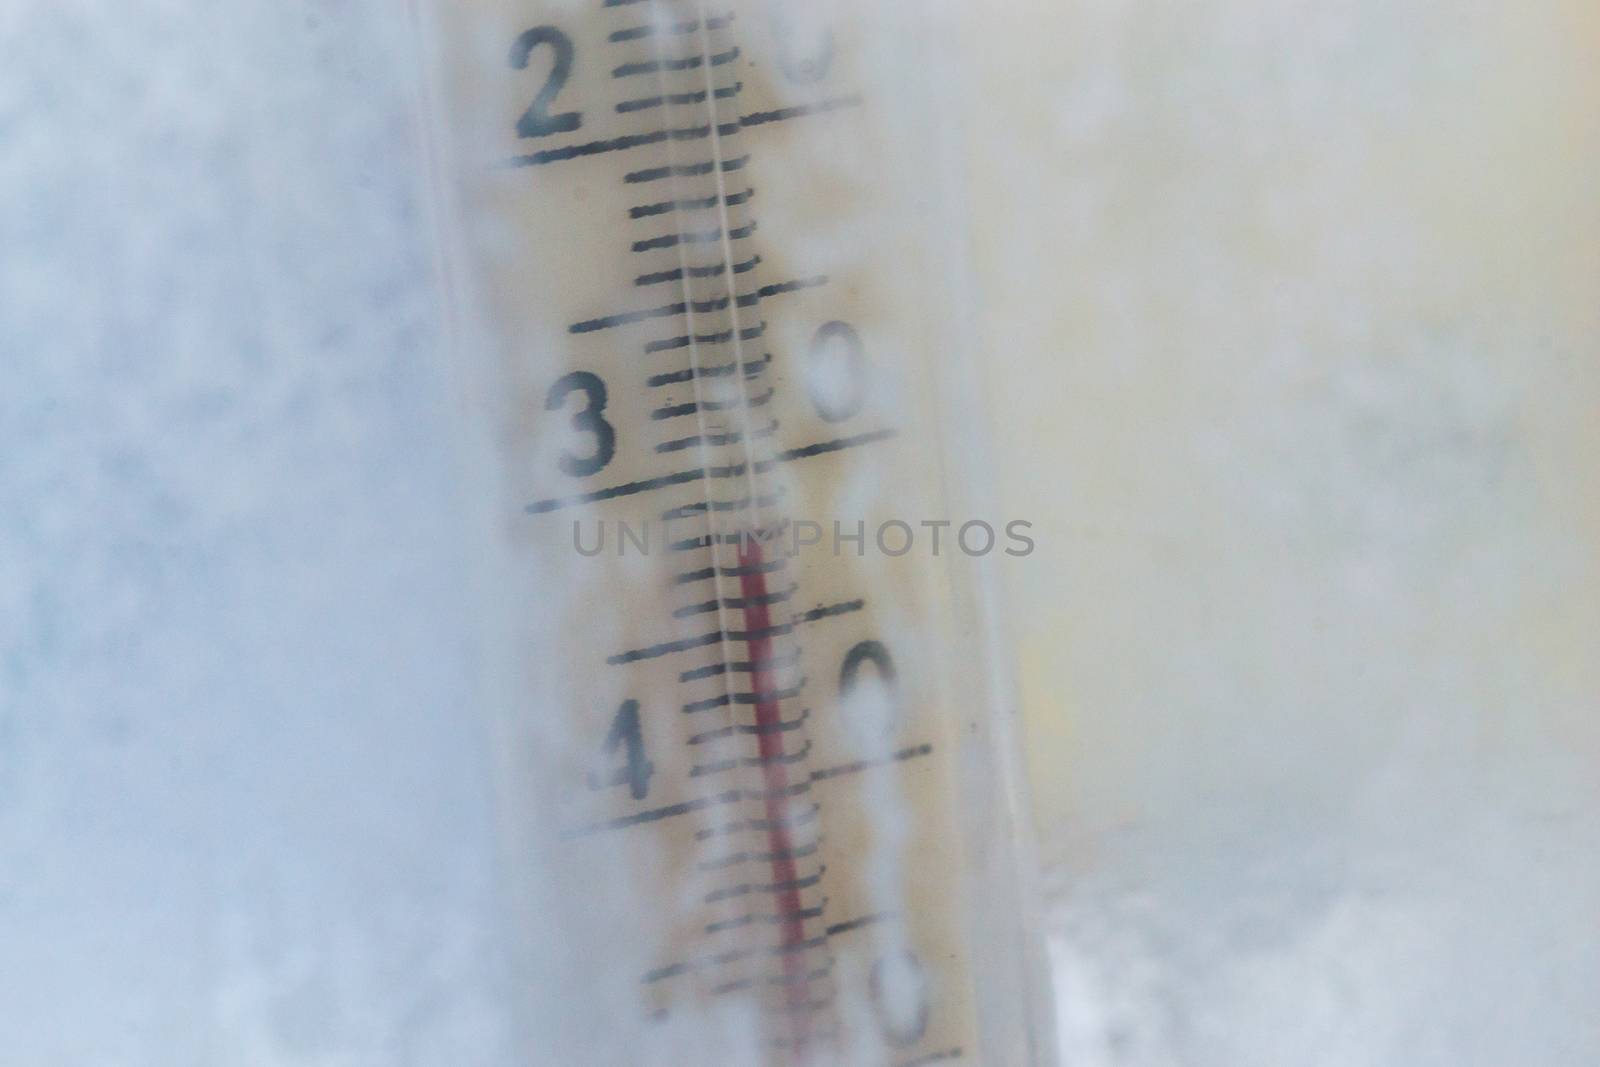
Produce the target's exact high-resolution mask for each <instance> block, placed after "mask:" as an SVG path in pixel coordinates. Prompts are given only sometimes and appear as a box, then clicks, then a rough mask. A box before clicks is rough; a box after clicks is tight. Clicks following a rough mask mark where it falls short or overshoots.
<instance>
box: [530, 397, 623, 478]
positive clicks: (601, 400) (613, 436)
mask: <svg viewBox="0 0 1600 1067" xmlns="http://www.w3.org/2000/svg"><path fill="white" fill-rule="evenodd" d="M575 392H581V393H583V395H584V397H585V398H587V399H588V401H589V406H588V407H585V408H584V409H582V410H581V411H579V412H577V413H576V414H574V415H573V416H572V426H573V429H575V430H578V431H579V432H580V433H592V434H594V451H593V452H591V453H590V454H589V455H587V456H574V455H573V454H572V453H571V452H563V453H561V461H560V462H561V469H562V470H563V471H565V472H567V473H568V474H570V475H572V476H573V477H574V478H586V477H588V476H589V475H591V474H598V473H599V472H600V471H601V470H602V469H604V467H605V465H606V464H607V463H610V462H611V457H612V456H614V455H616V454H617V431H616V429H615V428H614V427H613V426H612V425H611V424H610V423H609V422H607V421H606V420H605V419H604V418H602V417H601V415H600V413H601V412H602V411H604V410H605V409H606V383H605V382H603V381H601V380H600V376H599V375H598V374H590V373H589V372H588V371H586V370H576V371H573V372H572V373H571V374H567V375H564V376H562V377H561V378H558V379H556V383H555V384H554V385H552V386H551V387H550V393H549V395H547V396H546V397H545V399H544V409H545V410H546V411H560V410H561V408H562V406H563V405H565V404H566V402H567V395H568V394H569V393H575Z"/></svg>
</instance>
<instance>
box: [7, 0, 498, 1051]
mask: <svg viewBox="0 0 1600 1067" xmlns="http://www.w3.org/2000/svg"><path fill="white" fill-rule="evenodd" d="M401 18H402V15H401V11H400V9H399V7H398V6H397V5H395V4H388V3H376V2H373V3H364V2H360V0H348V2H338V0H328V2H310V3H308V2H302V0H226V2H223V3H190V2H183V0H167V2H158V0H115V2H113V0H106V2H99V3H96V2H85V0H10V2H8V3H6V4H4V5H0V1064H6V1065H8V1067H9V1065H16V1067H55V1065H74V1067H75V1065H93V1067H100V1065H116V1067H121V1065H127V1067H133V1065H141V1067H142V1065H150V1067H158V1065H159V1067H190V1065H193V1067H216V1065H233V1064H239V1065H247V1064H248V1065H256V1064H260V1065H278V1064H295V1065H302V1064H303V1065H313V1064H314V1065H318V1067H336V1065H337V1067H344V1065H357V1064H361V1065H372V1067H399V1065H411V1064H416V1065H422V1064H428V1065H439V1067H464V1065H475V1064H492V1063H497V1062H507V1059H506V1057H505V1055H504V1053H505V1048H506V1045H505V1040H506V1026H505V1024H504V1016H503V1015H502V1013H501V1009H500V1007H499V1005H500V1004H502V1003H503V998H502V997H501V996H499V995H498V983H499V982H500V964H499V962H498V957H497V951H498V946H499V945H500V943H501V939H500V938H499V937H497V936H496V935H495V932H494V917H495V915H496V907H495V902H494V899H493V896H492V887H493V886H494V884H495V878H494V877H493V874H492V870H491V860H492V856H493V843H492V839H491V836H490V834H491V825H490V819H489V796H488V791H487V786H486V785H485V784H484V782H483V775H482V773H481V768H482V767H483V766H484V765H485V763H484V761H483V758H482V753H481V746H482V737H481V734H480V723H479V721H478V718H477V716H476V715H475V713H474V711H473V700H472V694H471V690H470V685H469V683H470V679H471V678H472V677H473V672H472V669H471V664H470V663H469V659H468V657H469V651H470V650H469V648H468V644H467V641H468V634H469V633H470V627H469V618H468V613H467V608H466V605H465V603H464V599H463V590H465V589H466V588H467V584H468V583H467V574H466V571H467V568H466V561H465V560H464V559H462V558H461V557H460V549H459V547H458V546H459V545H460V544H461V543H462V538H461V536H460V535H459V532H458V531H457V530H456V528H455V526H454V525H453V522H452V514H453V513H455V512H456V510H457V509H456V508H455V502H454V501H453V499H452V491H453V486H454V484H455V479H454V475H453V472H452V470H451V462H452V458H451V455H450V452H449V445H450V432H449V427H448V424H447V421H446V415H447V405H446V393H445V373H444V371H445V368H444V365H443V363H442V361H441V351H440V337H439V331H438V323H437V321H436V312H435V307H434V297H433V294H432V279H431V276H430V271H431V262H430V259H429V257H430V255H431V252H430V250H429V246H428V234H427V230H426V225H425V220H424V219H423V218H422V211H421V202H420V190H419V183H418V172H419V167H418V159H417V152H416V142H415V137H414V136H413V133H412V131H411V130H410V129H409V127H408V122H409V118H408V111H407V109H408V105H409V103H410V100H409V94H410V93H411V92H412V86H411V85H410V83H409V82H408V81H407V80H405V79H408V78H410V77H411V76H412V75H413V74H414V70H413V68H412V67H411V66H410V63H411V60H410V57H409V56H408V55H406V54H405V52H404V51H403V47H404V42H403V39H402V38H401V37H400V36H399V34H398V30H399V28H400V27H401V25H402V22H401Z"/></svg>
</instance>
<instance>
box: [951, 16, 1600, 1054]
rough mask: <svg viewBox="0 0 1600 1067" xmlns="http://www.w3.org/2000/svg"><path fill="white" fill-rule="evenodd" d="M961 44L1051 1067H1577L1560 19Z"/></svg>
mask: <svg viewBox="0 0 1600 1067" xmlns="http://www.w3.org/2000/svg"><path fill="white" fill-rule="evenodd" d="M978 6H980V7H984V8H985V11H984V15H983V19H982V22H983V23H984V26H985V29H984V35H985V36H984V42H985V43H986V44H987V45H988V47H977V48H975V49H974V50H973V55H974V64H975V66H976V67H977V68H978V77H980V78H981V79H982V82H981V84H982V85H983V86H984V88H985V92H984V93H983V94H982V95H981V97H980V100H981V102H982V104H983V105H985V106H987V107H988V108H989V109H990V110H989V111H987V112H986V113H985V114H983V115H981V116H978V117H977V118H976V121H975V122H974V127H975V129H976V130H977V137H978V144H979V145H980V146H981V147H982V148H983V149H984V150H983V151H981V152H980V153H978V154H977V155H976V156H975V157H974V158H975V164H974V166H975V168H976V170H977V173H978V180H977V182H976V183H975V186H976V189H977V190H978V191H979V196H978V197H977V199H976V201H975V210H976V214H977V216H978V217H979V219H980V220H981V221H982V223H983V225H982V226H981V228H980V235H981V242H982V251H983V262H982V265H983V268H984V270H983V275H982V276H983V277H984V279H985V281H986V282H987V283H988V285H989V292H988V293H987V294H986V295H987V296H988V298H989V299H988V304H987V307H988V310H989V311H990V313H991V314H990V315H989V317H988V320H987V324H988V331H989V335H990V337H991V344H990V346H989V347H990V352H991V356H990V358H991V362H992V365H993V366H994V367H995V368H996V373H994V374H993V375H992V381H993V382H994V386H993V390H992V391H993V394H994V408H995V412H996V416H997V417H996V420H995V429H996V433H997V434H999V435H1000V439H1001V443H1002V445H1003V447H1002V448H1001V452H1002V454H1004V455H1007V456H1009V457H1011V459H1012V463H1011V465H1010V466H1009V467H1007V468H1006V469H1005V470H1003V471H1002V472H1001V480H1002V487H1003V490H1004V492H1005V494H1006V496H1007V497H1008V499H1009V500H1010V501H1011V506H1012V511H1013V512H1014V513H1016V514H1020V515H1025V516H1026V517H1028V518H1031V519H1034V520H1036V521H1037V522H1038V523H1039V525H1040V533H1039V544H1040V549H1039V552H1038V553H1037V554H1036V555H1035V556H1033V557H1030V558H1029V559H1027V560H1020V561H1016V562H1015V563H1013V564H1011V565H1010V573H1011V576H1012V577H1013V578H1014V579H1015V582H1014V583H1013V588H1012V590H1011V592H1012V593H1013V601H1014V604H1015V607H1016V614H1015V618H1014V623H1015V625H1014V629H1015V630H1016V632H1017V633H1018V634H1019V635H1020V636H1021V639H1022V646H1023V649H1024V660H1025V665H1026V669H1025V672H1024V693H1025V697H1026V700H1027V704H1028V713H1029V725H1030V727H1031V740H1032V741H1033V742H1034V756H1035V758H1034V760H1033V763H1032V766H1033V772H1034V783H1033V784H1034V787H1035V794H1036V797H1037V799H1038V802H1039V810H1040V814H1041V823H1042V829H1043V831H1044V835H1045V838H1046V841H1047V846H1048V850H1049V855H1050V857H1051V858H1052V861H1053V863H1054V869H1053V871H1052V891H1053V895H1054V899H1055V912H1054V915H1053V917H1052V920H1051V936H1052V946H1053V950H1054V952H1055V956H1056V959H1057V961H1058V964H1059V973H1058V989H1057V994H1058V999H1059V1003H1060V1005H1061V1018H1062V1024H1063V1025H1062V1031H1063V1037H1064V1039H1065V1042H1066V1048H1067V1050H1068V1063H1070V1064H1072V1065H1074V1067H1125V1065H1138V1067H1189V1065H1196V1067H1368V1065H1372V1067H1512V1065H1516V1067H1524V1065H1525V1067H1586V1065H1592V1064H1596V1063H1600V1015H1597V1014H1596V1005H1597V1004H1600V923H1597V921H1596V916H1597V915H1600V818H1597V816H1600V479H1597V477H1596V463H1597V457H1600V195H1597V185H1596V176H1597V174H1600V67H1597V65H1596V62H1595V46H1596V42H1597V41H1600V9H1597V8H1596V7H1595V5H1594V4H1593V3H1581V2H1579V3H1569V2H1565V0H1527V2H1519V3H1505V2H1502V0H1406V2H1402V3H1396V2H1393V0H1206V2H1204V3H1163V2H1148V0H1068V2H1065V3H1062V2H1058V0H1009V2H1007V3H1003V4H1001V3H996V4H992V5H978ZM1046 26H1050V27H1053V28H1055V29H1056V30H1058V31H1059V32H1041V28H1042V27H1046ZM999 101H1005V104H1004V105H1003V106H1002V105H1000V104H999V103H998V102H999ZM1034 353H1048V355H1047V356H1044V357H1043V358H1039V357H1036V356H1035V355H1034ZM1002 368H1003V369H1004V373H1001V369H1002Z"/></svg>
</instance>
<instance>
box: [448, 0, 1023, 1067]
mask: <svg viewBox="0 0 1600 1067" xmlns="http://www.w3.org/2000/svg"><path fill="white" fill-rule="evenodd" d="M862 6H867V7H872V8H873V10H869V11H861V10H859V8H860V7H862ZM913 12H914V14H913ZM418 15H419V19H418V24H419V26H420V27H421V31H422V38H423V40H424V41H425V42H426V43H427V45H428V53H429V63H428V70H429V83H430V106H429V114H430V121H429V132H430V143H431V145H432V155H433V158H434V165H435V176H436V181H435V183H434V191H435V209H436V214H437V215H438V219H439V224H440V232H441V233H442V234H443V247H444V255H443V260H444V264H443V272H444V277H445V284H446V286H447V289H448V291H449V293H450V307H451V315H452V321H453V325H454V333H455V338H454V349H455V351H456V353H457V364H458V365H457V376H456V380H457V381H458V383H459V390H460V401H459V412H460V420H459V421H460V425H461V428H462V437H463V451H464V454H465V455H466V457H467V461H468V462H467V467H468V470H469V475H470V481H471V483H472V491H471V492H470V494H469V496H470V498H471V499H470V504H469V514H470V517H471V518H472V519H473V520H474V522H475V523H476V528H477V530H478V531H479V534H480V537H479V544H478V554H479V556H480V558H481V568H480V571H481V574H482V575H483V603H484V605H485V610H484V618H485V626H486V631H487V634H488V640H489V645H490V647H491V648H493V649H494V650H495V653H494V656H493V662H492V663H490V664H489V665H488V671H489V676H490V678H491V679H492V681H491V683H490V687H489V693H488V695H487V699H488V702H489V704H490V705H491V706H492V708H493V713H494V722H495V724H496V729H495V735H494V736H495V738H496V747H497V753H498V756H499V760H500V763H501V767H500V772H501V773H500V779H499V782H498V795H499V797H500V799H501V809H502V811H503V813H504V822H505V825H506V835H505V840H506V849H505V853H506V865H507V870H508V873H509V884H510V886H511V890H510V892H509V894H508V898H509V901H510V907H511V909H512V910H513V912H514V913H515V915H516V919H517V923H518V926H519V930H520V933H521V936H522V942H521V954H520V968H519V973H520V975H521V977H522V979H523V981H524V982H525V986H526V999H527V1003H528V1005H529V1008H528V1012H527V1016H526V1017H527V1020H528V1032H527V1035H526V1039H527V1041H528V1043H529V1048H530V1057H531V1059H530V1062H550V1063H563V1064H566V1063H572V1064H587V1063H595V1064H601V1063H660V1064H680V1063H694V1062H728V1063H784V1064H787V1063H811V1062H815V1063H862V1064H892V1065H895V1067H920V1065H924V1064H933V1063H967V1064H975V1063H985V1064H1033V1063H1043V1062H1048V1061H1049V1059H1050V1054H1049V1051H1048V1050H1049V1048H1050V1042H1049V1036H1050V1035H1049V1031H1048V1028H1047V1026H1046V1024H1045V1023H1044V1022H1043V1020H1044V1019H1045V1018H1047V1016H1046V1014H1045V1012H1044V1011H1043V1010H1042V1009H1041V1005H1042V1004H1043V1002H1044V1001H1043V983H1042V978H1041V973H1040V968H1039V964H1038V960H1037V958H1036V957H1035V950H1034V948H1033V942H1032V940H1031V938H1030V911H1029V907H1030V905H1029V899H1030V898H1029V893H1028V886H1027V878H1026V875H1025V871H1026V866H1025V863H1024V860H1025V858H1026V847H1025V844H1024V838H1023V835H1022V832H1021V830H1022V825H1023V820H1022V819H1021V818H1020V816H1019V814H1018V813H1019V811H1020V804H1019V801H1018V794H1017V776H1016V772H1015V770H1014V768H1015V765H1016V761H1015V757H1014V753H1013V752H1012V751H1011V748H1012V747H1013V746H1014V745H1015V743H1016V742H1015V738H1014V736H1013V734H1014V730H1013V727H1012V723H1011V720H1010V718H1009V709H1008V708H1007V704H1006V699H1005V695H1004V693H1005V691H1004V686H1003V684H1002V682H1001V681H1000V679H1002V678H1003V672H1001V671H1000V670H999V669H998V667H997V666H996V662H997V657H996V653H997V648H998V647H999V645H1000V643H999V642H998V641H997V640H996V639H995V638H994V637H993V632H994V628H993V627H992V626H991V625H989V624H988V623H987V622H986V618H987V615H986V612H985V609H984V599H985V593H986V589H987V584H986V582H985V581H984V579H983V578H982V576H981V571H980V569H979V568H980V565H981V563H982V559H981V557H983V556H987V555H988V554H990V553H991V552H993V553H995V554H998V553H999V552H1000V551H1001V549H1000V548H999V547H997V546H998V544H999V542H998V541H997V539H996V534H995V529H994V527H995V526H997V525H1002V524H999V523H989V522H981V521H974V520H978V519H982V518H983V516H981V515H978V514H977V512H976V509H975V506H974V504H973V503H972V502H973V501H976V500H978V499H979V497H978V496H977V495H976V494H972V493H971V492H970V490H971V489H972V487H973V485H974V484H975V483H977V482H978V481H979V480H980V478H981V475H977V474H976V473H975V472H976V471H977V469H978V466H979V465H978V463H977V461H976V460H975V458H974V450H973V449H972V448H971V446H970V434H969V433H968V432H967V430H968V428H969V426H970V420H971V419H972V413H971V412H970V411H968V410H967V402H968V401H969V400H970V399H971V398H972V396H973V395H974V389H975V386H974V382H973V380H972V378H971V375H972V369H971V365H970V364H971V360H970V356H968V355H966V354H965V353H966V352H970V346H969V345H966V343H965V342H964V341H963V340H962V338H963V331H964V326H963V324H962V321H961V315H962V312H961V306H962V303H963V302H968V303H970V301H971V299H972V298H973V294H972V292H971V289H970V286H967V285H966V284H965V280H964V279H963V278H962V276H961V272H960V271H959V270H958V269H954V268H952V267H951V264H954V263H960V262H962V261H963V260H964V250H963V248H962V247H961V244H960V241H959V239H958V236H957V235H958V234H959V232H960V227H959V219H958V218H957V217H956V216H955V215H954V213H953V210H952V204H958V203H959V197H958V196H957V195H955V193H954V192H953V190H954V189H955V188H957V187H958V185H959V183H958V182H957V181H956V180H955V179H954V178H953V177H952V175H953V174H954V173H955V172H956V168H955V167H953V166H952V163H951V159H952V156H951V151H952V150H951V149H950V148H949V147H948V144H949V141H950V136H949V131H948V130H945V129H943V128H942V126H941V115H942V114H947V112H944V111H942V109H941V107H940V101H941V100H942V99H945V94H948V92H949V89H948V87H947V86H946V87H940V86H938V85H936V84H933V82H934V79H933V78H931V77H930V74H932V73H934V71H933V70H931V69H930V60H931V59H932V58H933V57H935V56H937V55H939V54H941V53H939V51H938V48H939V47H940V45H939V41H940V40H942V39H943V38H941V37H940V33H941V32H944V31H947V30H948V26H947V24H946V22H945V20H944V19H943V18H942V17H940V16H938V15H936V14H935V12H934V9H933V8H931V7H925V6H918V7H915V8H913V7H911V6H910V5H906V6H905V7H904V8H901V7H900V6H899V5H883V6H881V7H877V6H874V5H859V4H856V5H845V4H834V3H811V4H803V5H802V4H798V3H765V4H760V3H749V2H744V0H734V2H723V3H718V4H711V3H700V2H695V0H582V2H574V3H543V4H540V3H528V2H516V3H511V2H501V0H484V2H480V3H472V4H460V3H452V4H446V3H442V2H439V3H432V4H424V5H423V6H422V7H421V8H420V10H419V11H418ZM963 365H965V366H966V369H963ZM983 530H988V531H989V533H988V537H987V538H984V537H983V536H982V533H983ZM969 534H970V535H972V536H969ZM974 542H976V546H975V544H974ZM978 547H981V548H982V551H981V552H980V551H977V550H976V548H978Z"/></svg>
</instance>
